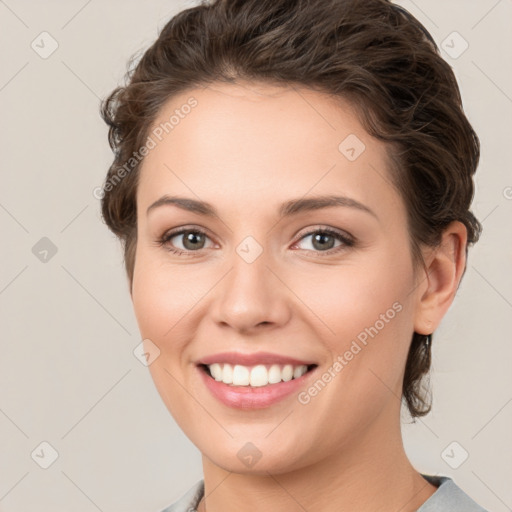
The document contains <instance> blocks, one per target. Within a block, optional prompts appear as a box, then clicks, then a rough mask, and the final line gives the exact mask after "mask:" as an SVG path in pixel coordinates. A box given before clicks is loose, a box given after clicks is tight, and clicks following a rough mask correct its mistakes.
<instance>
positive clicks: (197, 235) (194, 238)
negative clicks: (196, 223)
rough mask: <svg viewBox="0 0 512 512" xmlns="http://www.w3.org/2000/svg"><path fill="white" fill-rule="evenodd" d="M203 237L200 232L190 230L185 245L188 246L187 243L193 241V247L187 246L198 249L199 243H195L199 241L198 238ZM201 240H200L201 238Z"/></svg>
mask: <svg viewBox="0 0 512 512" xmlns="http://www.w3.org/2000/svg"><path fill="white" fill-rule="evenodd" d="M200 238H201V234H200V233H194V232H189V233H187V234H186V236H185V243H184V245H185V247H187V244H189V243H191V244H192V245H191V247H187V248H188V249H197V245H194V244H195V243H197V241H198V239H200ZM199 242H200V240H199Z"/></svg>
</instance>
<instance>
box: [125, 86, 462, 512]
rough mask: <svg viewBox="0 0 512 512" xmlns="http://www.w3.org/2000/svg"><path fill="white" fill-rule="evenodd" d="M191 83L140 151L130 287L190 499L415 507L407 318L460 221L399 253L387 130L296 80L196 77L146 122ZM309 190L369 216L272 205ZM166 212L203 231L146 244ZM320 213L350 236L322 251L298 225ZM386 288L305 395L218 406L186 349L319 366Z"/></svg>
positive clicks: (254, 504) (419, 305) (437, 307)
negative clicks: (364, 338)
mask: <svg viewBox="0 0 512 512" xmlns="http://www.w3.org/2000/svg"><path fill="white" fill-rule="evenodd" d="M191 96H193V97H194V98H195V99H196V100H197V102H198V104H197V106H196V107H195V108H193V109H192V110H191V112H190V114H188V115H187V116H184V118H183V119H180V122H179V124H178V125H176V126H175V127H174V129H173V130H172V131H169V133H168V134H167V135H166V136H165V137H164V138H163V139H162V141H161V142H159V143H158V144H157V146H156V147H155V148H154V149H152V150H151V151H150V152H149V154H148V155H147V156H146V157H145V159H144V162H143V165H142V169H141V175H140V182H139V186H138V190H137V219H138V228H137V229H138V242H137V250H136V262H135V268H134V277H133V283H132V284H133V286H132V300H133V305H134V311H135V314H136V317H137V322H138V325H139V328H140V331H141V334H142V336H143V338H145V339H150V340H151V341H152V343H154V344H155V345H156V346H157V347H158V348H159V350H160V355H159V357H158V358H157V359H156V360H155V361H154V362H153V363H152V364H151V365H150V367H149V368H150V371H151V375H152V378H153V380H154V382H155V384H156V387H157V389H158V391H159V393H160V395H161V397H162V399H163V401H164V402H165V404H166V406H167V408H168V409H169V411H170V412H171V414H172V415H173V417H174V418H175V420H176V422H177V423H178V424H179V426H180V427H181V428H182V429H183V431H184V433H185V434H186V435H187V436H188V438H189V439H190V440H191V441H192V442H193V443H194V444H195V445H196V446H197V447H198V449H199V450H200V451H201V453H202V460H203V472H204V480H205V491H206V492H205V495H206V500H203V501H202V502H201V504H200V507H199V510H205V505H206V509H207V510H208V511H209V512H217V511H221V510H222V511H223V512H230V511H239V510H251V511H255V512H258V511H265V512H269V511H276V512H277V511H283V510H286V511H303V510H308V511H309V512H315V511H323V512H330V511H337V512H340V511H342V512H343V511H347V512H348V511H351V512H352V511H353V510H359V511H363V512H364V511H394V512H396V511H397V510H400V512H405V511H415V510H417V509H418V508H419V507H420V506H421V505H422V504H423V503H424V502H425V501H426V500H427V499H428V498H429V497H430V496H431V495H432V494H433V493H434V492H435V491H436V488H435V487H434V486H432V485H431V484H429V483H428V482H427V481H426V480H425V479H424V478H423V477H422V476H421V475H420V474H419V473H418V472H417V471H416V470H415V469H414V468H413V466H412V465H411V463H410V462H409V460H408V458H407V456H406V454H405V452H404V448H403V445H402V438H401V432H400V399H399V397H400V396H401V386H402V381H403V374H404V368H405V361H406V357H407V351H408V347H409V344H410V341H411V338H412V335H413V332H414V331H416V332H418V333H422V334H428V333H431V332H433V331H434V330H435V329H436V327H437V326H438V325H439V323H440V321H441V319H442V317H443V316H444V314H445V313H446V311H447V309H448V308H449V306H450V304H451V303H452V301H453V298H454V295H455V292H456V290H457V287H458V284H459V281H460V279H461V277H462V273H463V270H464V267H465V251H464V248H465V244H466V230H465V227H464V226H463V225H462V224H461V223H460V222H453V223H452V224H450V226H448V228H447V229H446V231H445V232H444V234H443V239H442V243H441V245H440V246H439V247H438V248H437V249H435V250H434V249H432V248H423V250H424V257H425V263H426V270H427V271H426V272H425V270H424V269H423V268H421V267H418V268H416V269H415V267H414V266H413V260H412V256H411V252H410V249H409V247H410V240H409V233H408V230H407V217H406V210H405V206H404V203H403V201H402V199H401V197H400V195H399V194H398V192H397V190H396V189H395V188H394V187H393V186H392V185H391V184H390V174H389V169H388V168H387V162H388V160H387V153H386V147H385V145H384V144H383V143H382V142H381V141H378V140H376V139H374V138H372V137H370V136H369V135H368V134H367V133H366V132H365V130H364V129H363V128H362V126H361V124H360V122H359V121H358V118H357V116H356V115H355V114H354V112H353V111H352V109H351V108H350V104H348V103H346V102H344V101H337V102H336V103H335V102H334V100H333V99H332V98H330V97H328V96H326V95H324V94H321V93H319V92H315V91H311V90H307V89H305V88H299V87H295V86H294V87H284V86H271V85H269V84H264V83H247V82H239V83H238V84H211V85H210V86H208V87H205V88H203V87H198V88H196V89H191V90H188V91H186V92H184V93H182V94H180V95H179V96H175V97H173V98H172V99H170V100H169V101H168V103H167V104H166V105H165V106H164V107H163V108H162V109H161V112H160V114H159V116H158V118H157V119H156V121H155V123H154V126H157V125H158V124H159V123H161V122H165V121H166V120H168V119H169V117H170V116H171V115H172V113H173V112H174V110H175V109H177V108H178V109H179V108H180V107H181V106H182V105H183V104H185V103H186V101H187V100H188V99H189V98H190V97H191ZM349 134H355V135H356V136H357V137H358V138H359V139H360V140H361V141H363V143H364V144H365V146H366V149H365V150H364V151H363V152H362V154H360V156H359V157H358V158H357V159H356V160H355V161H349V160H348V159H347V158H346V157H345V155H344V154H342V153H341V152H340V151H339V150H338V146H339V144H340V142H341V141H343V140H344V139H345V138H346V137H347V136H348V135H349ZM164 194H168V195H176V196H183V197H188V198H192V199H196V200H202V201H207V202H208V203H210V204H212V205H213V206H214V207H215V208H216V209H217V211H218V217H213V218H209V217H205V216H202V215H199V214H197V213H192V212H188V211H185V210H183V209H180V208H178V207H177V206H173V205H165V206H161V207H158V208H154V209H152V210H151V211H150V212H149V213H148V212H147V209H148V207H149V206H150V205H151V204H152V203H153V202H154V201H156V200H157V199H159V198H160V197H161V196H163V195H164ZM324 194H327V195H328V194H337V195H344V196H348V197H350V198H352V199H355V200H357V201H359V202H360V203H362V204H364V205H365V206H367V207H368V208H369V209H371V210H372V211H373V212H374V214H375V216H373V215H371V214H369V213H367V212H365V211H362V210H359V209H356V208H350V207H346V206H345V207H329V208H323V209H318V210H315V211H309V212H301V213H298V214H296V215H293V216H291V217H289V218H288V217H286V218H280V217H279V215H278V207H279V205H281V203H283V202H285V201H288V200H291V199H296V198H302V197H311V196H316V195H324ZM182 226H186V227H187V228H190V229H193V228H194V227H196V228H197V227H199V228H202V229H203V230H205V231H206V232H207V237H206V238H205V239H204V243H203V242H201V239H200V240H199V243H198V242H197V241H196V242H195V244H196V245H195V246H194V245H192V246H190V245H184V244H185V243H186V239H185V237H184V236H183V235H180V236H176V237H174V238H172V241H169V242H168V243H167V245H164V246H162V245H159V244H158V240H159V238H160V237H161V236H162V235H163V234H164V233H166V232H168V231H169V230H171V229H173V228H179V227H182ZM322 227H331V228H333V229H335V230H339V231H340V232H342V233H343V232H345V233H348V234H350V235H351V236H352V237H353V238H355V240H356V243H355V245H354V246H352V247H350V246H344V244H343V243H342V242H340V241H338V240H337V239H333V240H332V241H330V239H329V241H330V243H331V245H328V246H324V247H326V249H327V250H329V249H330V248H333V249H332V251H335V250H336V248H339V247H341V248H342V249H341V250H340V251H338V252H335V253H332V254H325V252H326V251H325V249H324V250H322V246H320V247H318V245H317V246H315V245H313V236H311V235H307V233H310V232H311V231H314V230H315V229H320V230H321V228H322ZM247 236H251V237H253V238H254V239H255V240H256V241H257V243H258V244H259V245H260V246H261V248H262V249H263V252H262V254H261V255H260V256H259V257H258V258H257V259H256V260H255V261H253V262H252V263H248V262H247V261H245V260H244V259H243V258H242V257H240V255H239V254H238V253H237V251H236V248H237V246H238V245H239V244H240V243H241V242H242V240H244V239H245V238H246V237H247ZM201 243H203V245H201ZM173 246H174V247H175V248H178V249H181V250H185V251H186V250H187V249H188V248H189V247H192V249H188V253H187V254H185V255H177V254H173V253H172V252H170V251H169V250H168V248H169V247H173ZM194 247H198V249H194ZM201 247H202V248H201ZM332 251H330V252H332ZM396 302H398V303H399V304H400V305H401V306H402V309H401V311H400V312H399V313H397V314H396V315H395V316H394V318H393V319H392V320H390V321H389V322H387V323H386V324H385V327H384V328H382V329H381V330H380V331H379V332H378V334H377V335H376V336H375V337H374V338H373V339H369V342H368V344H367V346H364V348H363V349H362V350H361V351H360V352H359V353H358V354H357V355H356V356H355V357H354V358H353V359H352V360H351V361H350V362H349V363H348V364H347V365H346V366H345V367H344V368H343V370H342V371H341V372H339V373H338V374H337V376H336V377H335V378H333V379H332V381H331V382H329V383H328V385H326V386H325V388H324V389H322V391H321V392H320V393H318V395H317V396H315V397H314V398H312V399H311V401H310V402H309V403H307V404H305V405H303V404H301V403H299V402H298V400H297V396H296V395H295V394H292V395H291V396H289V397H287V398H286V399H284V400H282V401H280V402H279V403H277V404H274V405H272V406H270V407H268V408H265V409H258V410H237V409H233V408H230V407H227V406H225V405H224V404H222V403H220V402H219V401H217V399H216V398H214V397H213V396H212V395H211V394H210V392H209V391H208V389H207V388H206V387H205V386H204V383H203V382H202V380H201V379H200V374H199V371H198V369H197V368H196V365H195V361H197V360H198V359H199V358H201V357H204V356H206V355H211V354H215V353H218V352H224V351H232V350H239V351H243V352H251V353H252V352H257V351H268V352H273V353H278V354H284V355H289V356H292V357H296V358H299V359H303V360H307V361H315V362H316V363H317V364H318V365H319V368H318V369H317V373H318V374H321V373H322V372H325V371H327V369H328V368H329V367H331V366H332V364H333V362H334V361H335V360H336V358H337V357H338V356H339V355H340V354H343V353H344V352H345V351H346V350H348V349H349V348H350V345H351V342H352V341H353V340H354V339H356V337H357V335H358V334H359V333H361V332H362V331H364V329H365V327H369V326H372V325H374V324H375V323H376V321H377V320H378V319H379V318H381V317H380V315H381V314H384V313H385V312H386V311H387V310H389V309H390V308H391V307H392V305H393V304H394V303H396ZM311 383H312V382H310V383H309V384H308V386H310V385H311ZM306 387H307V386H305V388H306ZM247 442H251V443H253V444H254V445H255V446H256V447H257V449H258V450H259V451H260V452H261V459H260V460H259V461H258V462H257V463H256V464H255V465H254V466H252V467H250V468H249V467H247V466H246V465H244V464H243V463H242V462H241V460H240V459H239V458H238V457H237V453H238V451H239V450H240V449H241V448H242V447H243V446H244V445H245V444H246V443H247Z"/></svg>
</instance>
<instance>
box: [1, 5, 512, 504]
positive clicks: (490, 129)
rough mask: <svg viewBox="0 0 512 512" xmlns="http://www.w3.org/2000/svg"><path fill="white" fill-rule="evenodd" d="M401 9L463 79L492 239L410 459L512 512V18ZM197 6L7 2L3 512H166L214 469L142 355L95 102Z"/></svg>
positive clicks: (478, 251) (447, 323)
mask: <svg viewBox="0 0 512 512" xmlns="http://www.w3.org/2000/svg"><path fill="white" fill-rule="evenodd" d="M400 3H401V5H403V6H404V7H406V8H407V9H409V10H410V11H411V12H412V13H413V14H414V15H415V16H417V17H418V18H419V20H420V21H421V22H422V23H424V25H425V26H426V27H427V29H428V30H429V31H430V32H431V33H432V35H433V36H434V38H435V39H436V41H437V42H438V44H439V45H440V46H441V47H442V48H444V49H443V51H442V54H443V56H444V57H445V58H446V59H447V60H448V62H449V63H450V64H451V65H452V66H453V68H454V70H455V73H456V76H457V78H458V80H459V83H460V86H461V90H462V95H463V100H464V104H465V110H466V112H467V115H468V117H469V119H470V121H471V122H472V123H473V125H474V127H475V129H476V131H477V133H478V134H479V136H480V139H481V144H482V158H481V164H480V167H479V171H478V175H477V179H476V182H477V193H476V198H475V201H474V206H473V208H474V212H475V214H476V215H477V217H478V218H479V219H480V220H481V221H482V222H483V226H484V232H483V236H482V238H481V240H480V242H479V243H478V244H477V245H476V246H475V247H474V248H473V249H471V251H470V256H469V261H468V268H467V272H466V275H465V277H464V279H463V282H462V286H461V288H460V290H459V292H458V296H457V297H456V300H455V303H454V305H453V306H452V308H451V310H450V311H449V313H448V315H447V317H446V318H445V320H444V322H443V324H442V327H441V329H439V331H438V332H437V333H436V335H435V338H434V362H433V372H432V386H433V391H434V399H435V402H434V408H433V412H432V413H431V414H430V415H428V416H427V417H425V418H423V419H421V420H419V421H418V422H417V423H416V424H414V425H407V424H406V425H404V438H405V444H406V449H407V452H408V453H409V455H410V457H411V459H412V461H413V463H414V464H415V465H416V467H417V468H418V469H419V470H421V471H422V472H425V473H430V474H443V475H449V476H451V477H453V478H454V479H455V481H456V482H457V483H458V484H459V485H460V486H461V487H462V488H463V489H465V490H466V492H467V493H468V494H470V495H471V496H472V497H473V498H474V499H475V500H477V501H478V502H480V503H481V504H482V505H483V506H485V507H486V508H488V509H489V510H490V511H493V512H504V511H506V510H510V509H511V508H512V487H511V486H510V475H511V474H512V460H511V458H512V457H511V453H512V439H511V432H512V429H511V426H512V374H511V371H510V363H511V360H512V358H511V356H512V343H511V341H512V339H511V335H510V320H511V318H512V268H511V267H512V265H511V260H512V230H511V229H510V225H511V223H510V220H511V218H512V173H511V170H510V169H511V166H510V165H511V158H510V145H511V144H510V143H511V128H510V119H511V117H512V70H511V62H512V32H511V31H510V20H512V1H511V0H499V1H497V0H478V1H476V0H471V1H470V0H421V1H420V0H415V1H412V0H403V1H400ZM191 5H193V2H187V3H185V2H179V1H174V0H167V1H164V0H151V1H145V2H142V1H139V2H136V1H133V0H130V1H127V0H123V1H120V0H115V1H99V0H89V1H86V0H72V1H67V2H64V1H55V0H54V1H48V0H47V1H45V2H36V1H28V0H6V1H0V42H1V48H2V66H1V67H0V107H1V112H2V123H1V126H2V129H1V130H2V131H1V139H0V140H1V173H2V174H1V187H0V225H1V235H2V244H1V249H0V251H1V252H0V254H1V263H0V321H1V326H2V340H1V354H2V356H1V358H0V389H1V393H0V438H1V445H0V446H1V448H0V511H3V512H13V511H24V512H26V511H28V510H36V509H37V510H38V511H40V512H49V511H68V510H74V511H76V512H91V511H95V510H100V511H103V512H107V511H108V512H121V511H125V512H135V511H148V512H150V511H154V512H157V511H158V510H160V509H161V508H163V507H164V506H166V505H168V504H169V503H171V502H173V501H174V500H176V499H177V498H178V497H179V496H181V495H182V494H183V493H184V492H185V491H186V490H188V489H189V488H190V487H191V486H192V485H193V484H194V483H195V482H196V481H197V480H198V479H199V478H201V477H202V470H201V464H200V454H199V453H198V451H197V449H196V448H195V447H194V446H193V445H192V444H191V443H190V441H189V440H188V439H187V438H186V436H185V435H184V434H183V433H182V432H181V431H180V429H179V428H178V427H177V425H176V424H175V422H174V420H173V419H172V418H171V416H170V415H169V413H168V412H167V410H166V409H165V407H164V405H163V404H162V402H161V400H160V397H159V396H158V394H157V392H156V390H155V389H154V387H153V383H152V381H151V379H150V376H149V371H148V369H147V368H146V367H145V366H144V365H143V364H142V363H141V362H140V361H139V360H138V359H137V358H136V357H135V355H134V353H133V351H134V349H135V348H136V347H137V346H138V344H139V343H140V341H141V340H140V336H139V333H138V330H137V325H136V322H135V318H134V315H133V312H132V308H131V302H130V298H129V293H128V289H127V283H126V279H125V275H124V268H123V264H122V254H121V251H120V247H119V245H118V242H117V241H116V239H115V238H114V237H113V235H112V234H111V233H110V232H109V231H108V230H107V228H106V226H105V225H104V224H103V223H102V221H101V218H100V212H99V201H98V200H97V199H96V198H95V197H94V195H93V190H94V189H95V188H96V187H98V186H100V185H101V184H102V182H103V179H104V176H105V173H106V171H107V168H108V166H109V164H110V162H111V158H112V156H111V153H110V149H109V146H108V144H107V137H106V135H107V128H106V126H105V125H104V123H103V121H102V120H101V119H100V116H99V110H98V108H99V100H100V98H103V97H105V96H106V95H107V94H108V93H109V92H110V91H111V90H112V89H113V88H114V87H115V86H116V85H117V84H118V83H120V82H121V80H122V78H123V75H124V72H125V67H126V63H127V62H128V59H129V57H130V56H131V55H132V54H134V53H135V52H137V51H139V50H143V49H145V48H146V47H147V46H148V45H149V44H150V43H151V42H152V41H153V40H154V39H155V38H156V36H157V31H158V30H159V29H161V28H162V27H163V25H164V24H165V23H166V21H168V19H169V18H170V17H171V15H172V14H173V13H175V12H178V11H179V10H181V9H182V8H184V7H187V6H191ZM43 32H47V34H41V33H43ZM454 32H457V34H454ZM466 44H467V45H468V47H467V48H466ZM56 45H58V47H56ZM52 50H54V51H53V53H51V51H52ZM445 50H446V51H445ZM447 52H448V53H447ZM50 53H51V54H50ZM41 443H44V444H41ZM46 443H47V444H46ZM466 457H467V458H466ZM42 466H48V467H47V469H44V467H42Z"/></svg>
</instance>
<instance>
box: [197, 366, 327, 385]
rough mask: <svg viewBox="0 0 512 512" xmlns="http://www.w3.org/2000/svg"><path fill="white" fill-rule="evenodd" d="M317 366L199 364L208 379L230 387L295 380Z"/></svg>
mask: <svg viewBox="0 0 512 512" xmlns="http://www.w3.org/2000/svg"><path fill="white" fill-rule="evenodd" d="M317 366H318V365H316V364H310V365H291V364H284V365H283V364H266V365H264V364H258V365H254V366H244V365H237V364H235V365H232V364H228V363H214V364H210V365H206V364H199V365H198V367H199V368H201V370H202V371H204V372H205V373H206V375H208V376H209V377H210V378H212V379H214V380H216V381H217V382H223V383H224V384H227V385H228V386H232V387H246V388H250V387H264V386H272V385H276V384H280V383H282V382H288V381H290V380H295V379H298V378H300V377H302V376H303V375H305V374H306V373H309V372H311V371H312V370H314V369H315V368H316V367H317Z"/></svg>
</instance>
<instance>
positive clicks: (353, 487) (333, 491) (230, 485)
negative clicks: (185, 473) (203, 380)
mask: <svg viewBox="0 0 512 512" xmlns="http://www.w3.org/2000/svg"><path fill="white" fill-rule="evenodd" d="M388 416H389V415H388ZM392 417H395V418H399V414H398V415H396V414H393V415H392ZM387 420H389V418H385V417H383V418H379V420H378V421H377V422H376V424H373V425H372V426H371V428H368V429H367V430H366V432H363V433H361V432H359V433H358V437H357V439H355V440H351V441H350V442H347V443H344V446H343V447H342V448H341V449H340V450H339V451H336V452H333V453H332V454H331V455H330V456H329V457H327V458H323V459H322V460H319V461H317V462H316V463H315V464H312V465H308V466H305V467H302V468H299V469H295V470H293V471H290V472H287V473H279V474H272V471H265V472H264V474H251V473H246V474H240V473H234V472H231V471H227V470H225V469H223V468H221V467H219V466H218V465H216V464H214V463H213V462H212V461H211V460H210V459H208V458H207V457H205V456H204V455H203V473H204V483H205V499H203V500H202V501H201V504H200V506H199V508H198V512H204V511H207V512H221V511H222V512H235V511H239V510H251V511H253V512H278V511H282V510H295V509H296V510H307V511H308V512H320V511H321V512H353V511H354V510H358V511H360V512H375V511H379V512H388V511H389V512H391V511H394V512H396V511H397V510H400V512H414V511H416V510H418V508H419V507H420V506H421V505H422V504H423V503H424V502H425V501H426V500H427V499H428V498H429V497H430V496H431V495H432V494H433V493H434V492H435V491H436V487H434V486H433V485H431V484H430V483H429V482H427V481H426V480H425V479H424V478H423V477H422V476H421V475H420V474H419V473H418V472H417V471H416V470H415V469H414V468H413V466H412V465H411V463H410V462H409V460H408V458H407V455H406V453H405V450H404V447H403V443H402V436H401V431H400V422H399V419H397V421H396V422H393V423H392V425H393V427H392V428H390V422H389V421H387Z"/></svg>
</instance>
